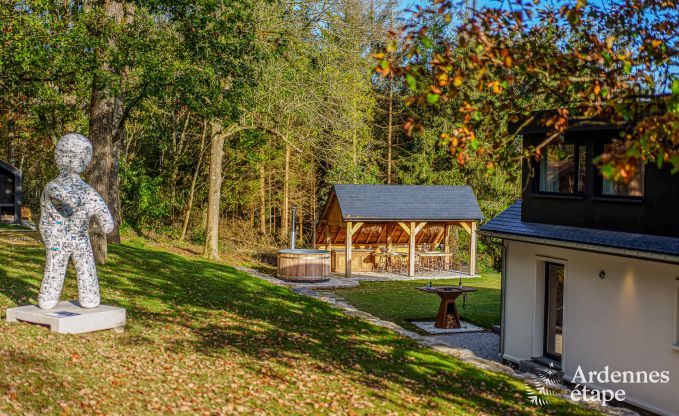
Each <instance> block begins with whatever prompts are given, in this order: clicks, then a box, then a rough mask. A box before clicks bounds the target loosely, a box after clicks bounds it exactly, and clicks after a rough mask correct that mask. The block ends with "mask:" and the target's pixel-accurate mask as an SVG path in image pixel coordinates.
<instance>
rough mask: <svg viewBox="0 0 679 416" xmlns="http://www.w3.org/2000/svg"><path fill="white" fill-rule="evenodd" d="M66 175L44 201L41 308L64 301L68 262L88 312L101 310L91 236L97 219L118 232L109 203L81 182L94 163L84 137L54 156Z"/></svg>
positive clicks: (73, 138) (66, 142)
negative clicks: (44, 250)
mask: <svg viewBox="0 0 679 416" xmlns="http://www.w3.org/2000/svg"><path fill="white" fill-rule="evenodd" d="M54 158H55V160H56V162H57V166H58V168H59V172H60V175H59V176H58V177H57V178H56V179H55V180H53V181H52V182H50V183H49V184H47V186H46V187H45V190H44V191H43V193H42V198H41V200H40V206H41V214H40V234H41V235H42V240H43V242H44V243H45V247H46V248H47V262H46V264H45V276H44V278H43V280H42V286H41V287H40V296H39V297H38V306H39V307H40V308H41V309H52V308H54V307H55V306H56V305H57V303H58V302H59V295H60V293H61V289H62V288H63V286H64V278H65V277H66V268H67V266H68V261H69V259H70V258H71V257H73V262H74V263H75V269H76V272H77V274H78V298H79V301H80V306H82V307H83V308H96V307H97V306H99V302H100V296H99V280H98V278H97V268H96V264H95V262H94V254H93V252H92V244H91V243H90V237H89V235H88V228H89V224H90V219H91V218H92V217H95V218H96V220H97V222H98V223H99V226H100V227H101V229H102V231H103V232H104V233H106V234H108V233H110V232H111V231H113V218H112V217H111V213H110V211H109V209H108V207H107V206H106V203H105V202H104V199H103V198H102V197H101V196H100V195H99V194H98V193H97V191H95V190H94V189H93V188H92V187H91V186H90V185H88V184H87V183H85V181H83V180H82V179H81V178H80V173H82V171H83V170H85V168H86V167H87V165H89V163H90V161H91V160H92V144H91V143H90V141H89V140H87V138H86V137H85V136H83V135H80V134H67V135H65V136H64V137H62V138H61V139H60V140H59V143H57V148H56V150H55V152H54Z"/></svg>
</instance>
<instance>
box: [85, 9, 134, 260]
mask: <svg viewBox="0 0 679 416" xmlns="http://www.w3.org/2000/svg"><path fill="white" fill-rule="evenodd" d="M124 14H125V12H124V8H123V3H122V2H119V1H113V0H104V1H103V14H102V20H101V21H100V22H99V24H100V27H103V26H104V25H105V24H106V21H105V19H113V20H114V21H115V22H116V23H118V24H120V23H121V22H122V20H123V17H124ZM114 43H115V39H113V38H109V39H108V46H113V45H114ZM104 56H105V53H104V51H103V50H101V49H98V50H97V51H96V59H97V61H98V65H99V66H100V68H101V71H102V72H111V71H112V70H111V68H110V66H109V64H108V62H106V61H105V59H104ZM103 78H105V77H99V76H97V75H96V74H95V75H94V77H93V78H92V95H91V97H90V120H89V139H90V142H92V163H91V164H90V166H89V168H88V169H87V178H88V181H89V182H90V184H91V185H92V187H93V188H94V189H95V190H96V191H97V192H98V193H99V194H100V195H101V196H102V198H104V201H105V202H106V204H107V205H108V206H109V209H110V210H111V212H112V214H113V215H114V221H115V222H116V230H115V231H114V233H113V234H112V236H111V238H112V240H113V241H120V231H119V226H120V209H119V207H120V200H119V195H118V162H119V161H118V159H119V158H120V144H121V143H120V141H121V140H122V137H123V136H124V134H116V133H117V129H118V128H123V127H122V126H120V122H121V119H122V115H123V100H122V98H121V97H115V96H114V95H113V94H112V91H111V88H110V86H109V85H106V84H105V82H106V81H105V80H104V79H103ZM119 133H123V132H119ZM116 149H117V150H116ZM114 159H115V160H114ZM90 237H91V239H92V249H93V251H94V258H95V261H96V262H97V263H99V264H102V263H105V262H106V259H107V257H108V246H107V238H106V235H105V234H104V233H103V232H102V231H101V229H100V228H99V226H98V224H97V223H96V222H95V223H94V224H93V225H92V227H91V232H90Z"/></svg>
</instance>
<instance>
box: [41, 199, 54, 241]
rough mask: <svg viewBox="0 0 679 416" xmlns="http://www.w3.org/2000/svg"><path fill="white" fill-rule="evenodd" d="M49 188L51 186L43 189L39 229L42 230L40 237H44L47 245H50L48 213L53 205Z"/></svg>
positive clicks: (43, 239)
mask: <svg viewBox="0 0 679 416" xmlns="http://www.w3.org/2000/svg"><path fill="white" fill-rule="evenodd" d="M48 190H49V186H47V187H46V188H45V189H44V190H43V191H42V195H40V225H39V226H38V229H39V230H40V237H42V242H43V243H44V244H45V245H46V246H48V245H49V241H48V237H49V233H48V232H47V215H48V214H47V213H48V212H49V211H50V205H52V203H51V202H50V200H49V196H48Z"/></svg>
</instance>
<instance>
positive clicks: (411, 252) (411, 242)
mask: <svg viewBox="0 0 679 416" xmlns="http://www.w3.org/2000/svg"><path fill="white" fill-rule="evenodd" d="M398 225H400V226H401V228H403V231H405V232H406V234H408V237H409V239H408V276H409V277H413V276H415V249H416V247H415V237H417V233H419V232H420V231H422V229H423V228H424V226H425V225H427V223H426V222H421V223H419V224H417V223H416V222H415V221H410V223H403V222H399V223H398Z"/></svg>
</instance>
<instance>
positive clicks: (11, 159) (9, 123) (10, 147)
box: [7, 110, 17, 167]
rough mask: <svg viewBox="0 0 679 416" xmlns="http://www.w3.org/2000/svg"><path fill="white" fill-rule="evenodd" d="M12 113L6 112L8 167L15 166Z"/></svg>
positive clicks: (10, 111)
mask: <svg viewBox="0 0 679 416" xmlns="http://www.w3.org/2000/svg"><path fill="white" fill-rule="evenodd" d="M14 126H15V123H14V113H13V112H12V110H8V111H7V161H8V162H9V164H10V165H12V166H14V167H16V166H17V156H16V155H17V153H16V142H15V135H14Z"/></svg>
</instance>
